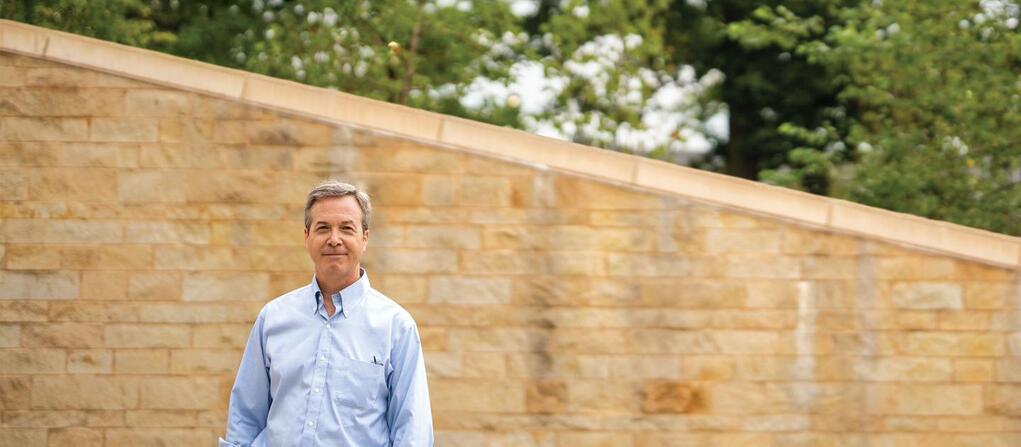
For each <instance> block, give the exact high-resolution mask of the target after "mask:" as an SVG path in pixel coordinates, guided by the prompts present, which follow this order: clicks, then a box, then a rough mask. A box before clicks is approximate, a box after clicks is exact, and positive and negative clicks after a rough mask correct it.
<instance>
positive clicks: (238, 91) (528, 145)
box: [0, 20, 1021, 270]
mask: <svg viewBox="0 0 1021 447" xmlns="http://www.w3.org/2000/svg"><path fill="white" fill-rule="evenodd" d="M0 51H7V52H11V53H17V54H21V55H26V56H30V57H35V58H40V59H45V60H50V61H54V62H59V63H64V64H69V65H74V66H78V67H83V68H89V69H94V70H97V71H102V72H106V73H111V74H115V75H120V76H125V77H128V78H133V79H137V80H142V81H147V82H153V83H158V84H161V85H166V86H170V87H174V88H179V89H182V90H187V91H191V92H196V93H201V94H208V95H213V96H217V97H221V98H226V99H230V100H235V101H239V102H241V103H244V104H249V105H254V106H260V107H267V108H271V109H275V110H279V111H283V112H289V113H293V114H298V115H301V116H305V117H309V118H313V119H318V120H323V121H327V122H333V123H341V124H345V125H353V126H356V127H362V128H367V129H370V130H373V131H378V132H383V133H387V134H392V135H395V136H399V137H404V138H410V139H414V140H417V141H420V142H423V143H426V144H431V145H436V146H442V147H449V148H456V149H459V150H462V151H467V152H471V153H476V154H481V155H487V156H491V157H497V158H502V159H506V160H511V161H516V162H519V163H524V164H528V165H532V166H537V167H539V168H546V169H553V170H557V171H562V172H565V173H570V174H574V175H582V176H586V177H588V178H591V179H595V180H600V181H608V182H611V183H615V184H620V185H624V186H630V187H635V188H639V189H644V190H653V191H658V192H663V193H669V194H676V195H678V196H683V197H686V198H689V199H694V200H697V201H701V202H707V203H711V204H714V205H719V206H724V207H727V208H732V209H736V210H741V211H747V212H751V213H755V214H760V215H765V216H771V217H775V218H780V219H783V220H787V221H791V222H794V223H798V224H803V225H807V226H810V227H814V228H818V229H822V230H825V231H832V232H835V233H841V234H851V235H855V236H859V237H864V238H872V239H877V240H881V241H884V242H891V243H895V244H900V245H907V246H910V247H914V248H919V249H923V250H929V251H935V252H939V253H943V254H946V255H951V256H955V257H960V258H965V259H969V260H974V261H979V262H983V263H987V264H992V265H996V266H1000V267H1007V268H1011V269H1015V270H1021V238H1017V237H1012V236H1007V235H1002V234H997V233H993V232H989V231H985V230H979V229H975V228H969V227H965V226H961V225H956V224H951V223H947V222H941V221H936V220H931V219H925V218H921V217H917V216H912V215H908V214H903V213H896V212H892V211H887V210H883V209H878V208H873V207H869V206H864V205H860V204H855V203H851V202H847V201H844V200H839V199H833V198H827V197H822V196H816V195H812V194H807V193H803V192H800V191H795V190H791V189H786V188H780V187H775V186H771V185H766V184H763V183H758V182H754V181H750V180H745V179H741V178H736V177H731V176H727V175H722V174H717V173H712V172H707V171H701V170H698V169H693V168H688V167H684V166H679V165H675V164H671V163H666V162H662V161H657V160H651V159H647V158H644V157H640V156H635V155H627V154H623V153H620V152H614V151H610V150H604V149H598V148H594V147H588V146H584V145H580V144H576V143H571V142H567V141H562V140H556V139H552V138H547V137H542V136H538V135H534V134H530V133H528V132H524V131H520V130H515V129H510V128H506V127H499V126H494V125H490V124H485V123H480V122H475V121H471V120H466V119H462V118H457V117H453V116H448V115H442V114H438V113H434V112H428V111H424V110H419V109H414V108H410V107H405V106H401V105H396V104H390V103H387V102H383V101H377V100H373V99H368V98H364V97H360V96H356V95H352V94H348V93H343V92H339V91H336V90H330V89H325V88H320V87H312V86H308V85H304V84H300V83H297V82H292V81H287V80H282V79H276V78H271V77H268V76H263V75H259V74H254V73H248V72H245V71H241V70H236V69H231V68H225V67H220V66H216V65H212V64H208V63H203V62H198V61H193V60H189V59H184V58H180V57H176V56H171V55H167V54H163V53H159V52H155V51H150V50H144V49H139V48H134V47H129V46H125V45H120V44H116V43H112V42H107V41H102V40H98V39H93V38H89V37H84V36H79V35H75V34H69V33H64V32H59V31H53V30H49V29H45V28H41V27H36V26H32V25H27V24H24V23H19V22H14V21H10V20H0Z"/></svg>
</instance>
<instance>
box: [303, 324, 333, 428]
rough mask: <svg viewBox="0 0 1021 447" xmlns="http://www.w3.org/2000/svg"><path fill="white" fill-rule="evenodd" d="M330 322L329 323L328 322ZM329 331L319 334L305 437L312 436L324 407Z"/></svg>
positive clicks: (322, 331) (323, 330)
mask: <svg viewBox="0 0 1021 447" xmlns="http://www.w3.org/2000/svg"><path fill="white" fill-rule="evenodd" d="M327 324H328V323H327ZM328 339H329V333H328V332H327V331H326V330H325V326H324V329H322V330H320V334H319V351H318V352H316V357H315V360H314V367H313V368H312V371H313V376H312V389H311V391H312V392H311V393H309V396H308V413H307V414H308V417H307V418H306V421H305V435H306V436H305V437H311V435H312V433H314V432H315V427H316V424H317V421H318V420H319V414H320V412H321V410H322V407H323V398H322V396H323V392H322V391H323V387H325V385H326V374H327V373H328V372H329V370H330V368H329V361H328V359H327V357H326V347H327V345H328Z"/></svg>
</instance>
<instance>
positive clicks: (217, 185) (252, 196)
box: [185, 171, 277, 203]
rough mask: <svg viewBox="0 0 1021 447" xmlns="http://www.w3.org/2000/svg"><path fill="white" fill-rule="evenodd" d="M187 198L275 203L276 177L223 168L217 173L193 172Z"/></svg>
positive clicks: (269, 174) (209, 200)
mask: <svg viewBox="0 0 1021 447" xmlns="http://www.w3.org/2000/svg"><path fill="white" fill-rule="evenodd" d="M185 181H186V182H187V192H186V194H187V200H188V201H189V202H226V203H237V202H241V203H253V202H254V203H258V202H273V201H274V199H275V197H276V186H277V184H276V177H275V176H274V175H272V173H265V172H246V171H234V172H229V171H228V172H224V171H221V172H219V173H217V175H207V174H206V173H203V172H189V173H188V174H186V175H185Z"/></svg>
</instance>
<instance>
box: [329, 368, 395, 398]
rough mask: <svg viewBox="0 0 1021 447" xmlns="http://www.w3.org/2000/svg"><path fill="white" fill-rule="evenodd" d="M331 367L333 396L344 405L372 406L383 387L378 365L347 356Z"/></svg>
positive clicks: (381, 372)
mask: <svg viewBox="0 0 1021 447" xmlns="http://www.w3.org/2000/svg"><path fill="white" fill-rule="evenodd" d="M337 360H338V361H337V362H336V363H335V366H334V367H333V368H332V369H333V376H334V379H335V380H333V381H332V382H331V385H332V386H333V388H334V392H333V398H334V399H335V400H337V401H338V402H340V403H343V404H344V405H345V406H350V407H354V408H363V409H368V408H373V407H375V406H376V405H377V404H376V400H377V399H378V398H379V395H380V392H381V389H382V387H383V371H384V368H383V367H382V366H380V365H377V364H374V363H370V362H362V361H359V360H353V359H348V358H339V359H337Z"/></svg>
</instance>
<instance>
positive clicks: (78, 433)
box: [48, 427, 103, 447]
mask: <svg viewBox="0 0 1021 447" xmlns="http://www.w3.org/2000/svg"><path fill="white" fill-rule="evenodd" d="M48 441H49V444H48V445H73V446H75V447H102V446H103V430H102V429H99V428H86V427H67V428H58V429H53V430H50V431H49V438H48Z"/></svg>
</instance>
